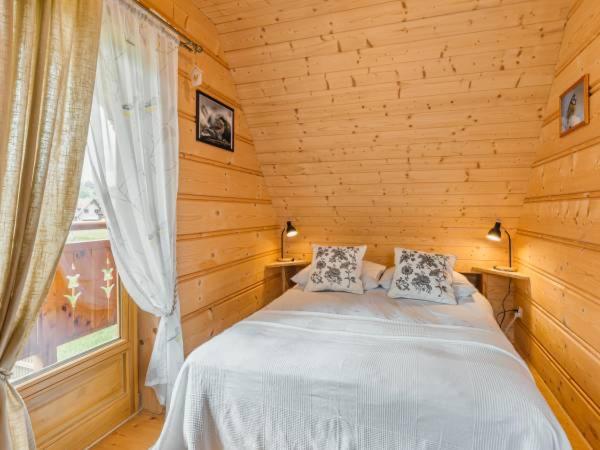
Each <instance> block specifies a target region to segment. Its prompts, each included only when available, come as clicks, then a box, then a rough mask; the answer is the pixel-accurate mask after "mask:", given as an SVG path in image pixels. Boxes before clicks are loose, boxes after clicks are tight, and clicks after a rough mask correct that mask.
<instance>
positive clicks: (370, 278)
mask: <svg viewBox="0 0 600 450" xmlns="http://www.w3.org/2000/svg"><path fill="white" fill-rule="evenodd" d="M310 271H311V266H310V265H308V266H306V267H305V268H304V269H302V270H301V271H299V272H298V273H297V274H296V275H294V276H293V277H292V278H291V280H292V281H293V282H294V283H296V284H297V285H299V286H300V287H301V288H304V286H306V283H308V276H309V275H310ZM384 271H385V266H384V265H382V264H377V263H374V262H371V261H365V260H363V264H362V271H361V274H360V279H361V281H362V282H363V288H364V289H365V290H366V291H370V290H371V289H376V288H378V287H379V279H380V278H381V275H382V274H383V272H384Z"/></svg>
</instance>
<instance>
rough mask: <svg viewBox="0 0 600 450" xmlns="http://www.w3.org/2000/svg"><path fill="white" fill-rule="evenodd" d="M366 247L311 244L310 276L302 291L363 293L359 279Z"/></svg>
mask: <svg viewBox="0 0 600 450" xmlns="http://www.w3.org/2000/svg"><path fill="white" fill-rule="evenodd" d="M366 251H367V246H366V245H361V246H357V247H355V246H349V247H337V246H336V247H330V246H323V245H317V244H313V259H312V263H311V265H310V268H311V270H310V275H309V276H308V282H307V283H306V286H305V287H304V289H305V290H306V291H309V292H316V291H340V292H350V293H353V294H362V293H364V288H363V283H362V280H361V279H360V275H361V273H362V265H363V257H364V256H365V252H366Z"/></svg>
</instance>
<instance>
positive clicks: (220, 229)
mask: <svg viewBox="0 0 600 450" xmlns="http://www.w3.org/2000/svg"><path fill="white" fill-rule="evenodd" d="M142 3H144V4H145V5H146V6H149V7H151V8H153V9H154V10H156V11H157V12H158V13H159V14H160V15H161V16H162V17H164V18H165V19H166V20H168V21H169V22H170V23H172V24H173V25H175V26H176V27H178V28H179V29H180V30H183V31H185V32H186V34H188V35H189V36H190V37H191V38H192V39H193V40H194V41H196V42H198V43H200V44H201V45H202V46H203V47H204V49H205V51H204V53H201V54H198V55H194V54H192V53H190V52H188V51H187V50H183V49H182V50H181V51H180V54H179V118H180V119H179V134H180V148H179V150H180V174H179V176H180V183H179V196H178V202H177V211H178V217H177V227H178V236H177V270H178V274H179V279H178V281H179V295H180V298H181V314H182V322H183V338H184V348H185V353H186V355H187V354H188V353H189V352H190V351H192V350H193V349H194V348H196V347H197V346H198V345H200V344H201V343H203V342H204V341H206V340H207V339H209V338H210V337H211V336H213V335H215V334H216V333H219V332H220V331H222V330H223V329H224V328H226V327H228V326H230V325H232V324H233V323H235V322H237V321H238V320H240V319H242V318H243V317H245V316H246V315H248V314H250V313H252V312H254V311H255V310H257V309H259V308H260V307H261V306H263V305H264V304H265V303H267V302H268V301H270V300H272V299H273V298H275V297H276V296H277V295H278V294H279V293H280V289H281V288H280V286H281V282H280V278H279V272H277V271H266V270H265V264H267V263H269V262H272V261H274V260H276V259H277V256H278V251H279V232H280V226H279V222H278V220H277V218H276V216H275V213H274V209H273V206H272V202H271V199H270V197H269V195H268V194H267V191H266V188H265V183H264V178H263V176H262V173H261V171H260V167H259V164H258V161H257V159H256V156H255V151H254V144H253V142H252V138H251V133H250V131H249V129H248V126H247V125H246V120H245V117H244V114H243V112H242V110H241V108H240V105H239V104H238V100H237V94H236V89H235V87H234V85H233V82H232V79H231V75H230V72H229V68H228V66H227V64H226V63H225V61H224V60H223V54H222V52H221V50H220V42H219V37H218V34H217V32H216V30H215V28H214V26H213V25H212V23H211V22H210V21H209V20H208V19H207V18H206V17H205V16H204V15H203V14H202V13H201V12H200V11H199V9H198V8H197V7H196V6H194V5H193V3H192V2H191V1H188V0H144V1H143V2H142ZM193 64H196V65H197V66H198V67H199V68H201V69H202V70H203V73H204V82H203V84H202V86H201V87H200V88H199V89H200V90H203V91H205V92H206V93H208V94H209V95H211V96H213V97H215V98H217V99H219V100H221V101H222V102H224V103H226V104H229V105H231V106H233V107H234V108H235V109H236V111H235V126H236V129H235V133H236V135H235V152H233V153H231V152H227V151H224V150H221V149H218V148H216V147H211V146H209V145H206V144H203V143H200V142H197V141H196V140H195V122H194V118H195V102H196V100H195V99H196V97H195V95H196V94H195V88H193V87H192V86H191V84H190V71H191V68H192V66H193ZM156 326H157V321H156V320H155V319H154V318H152V317H150V316H149V315H147V314H141V317H140V330H139V332H140V345H141V347H140V386H143V384H144V377H145V374H146V367H147V364H148V360H149V358H150V354H151V350H152V345H153V342H154V335H155V333H156ZM143 406H144V407H146V408H148V409H151V410H159V409H160V408H159V407H158V405H157V404H156V401H155V399H154V395H153V393H152V391H151V390H150V389H148V388H145V389H144V390H143Z"/></svg>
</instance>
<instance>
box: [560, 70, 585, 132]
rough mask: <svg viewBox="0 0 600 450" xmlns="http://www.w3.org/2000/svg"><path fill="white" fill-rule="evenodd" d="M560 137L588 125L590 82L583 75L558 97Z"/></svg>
mask: <svg viewBox="0 0 600 450" xmlns="http://www.w3.org/2000/svg"><path fill="white" fill-rule="evenodd" d="M559 101H560V104H559V109H558V111H559V116H560V117H559V121H558V125H559V127H560V136H561V137H562V136H565V135H567V134H569V133H570V132H571V131H575V130H576V129H578V128H580V127H582V126H584V125H587V124H588V123H590V81H589V75H588V74H585V75H584V76H582V77H581V78H580V79H579V80H577V81H576V82H575V83H573V84H572V85H571V86H570V87H569V89H567V90H566V91H565V92H564V93H563V94H562V95H561V96H560V100H559Z"/></svg>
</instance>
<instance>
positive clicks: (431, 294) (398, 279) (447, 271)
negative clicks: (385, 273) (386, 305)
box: [388, 248, 456, 305]
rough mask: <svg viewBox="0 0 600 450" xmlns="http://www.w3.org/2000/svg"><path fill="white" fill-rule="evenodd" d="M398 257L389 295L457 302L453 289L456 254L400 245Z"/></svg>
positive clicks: (396, 257)
mask: <svg viewBox="0 0 600 450" xmlns="http://www.w3.org/2000/svg"><path fill="white" fill-rule="evenodd" d="M394 260H395V262H396V270H395V272H394V278H393V279H392V283H391V286H390V290H389V291H388V296H389V297H392V298H410V299H416V300H428V301H430V302H436V303H445V304H449V305H455V304H456V298H455V296H454V291H453V289H452V270H453V269H454V263H455V262H456V257H455V256H449V255H439V254H435V253H424V252H418V251H415V250H407V249H404V248H396V249H395V256H394Z"/></svg>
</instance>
